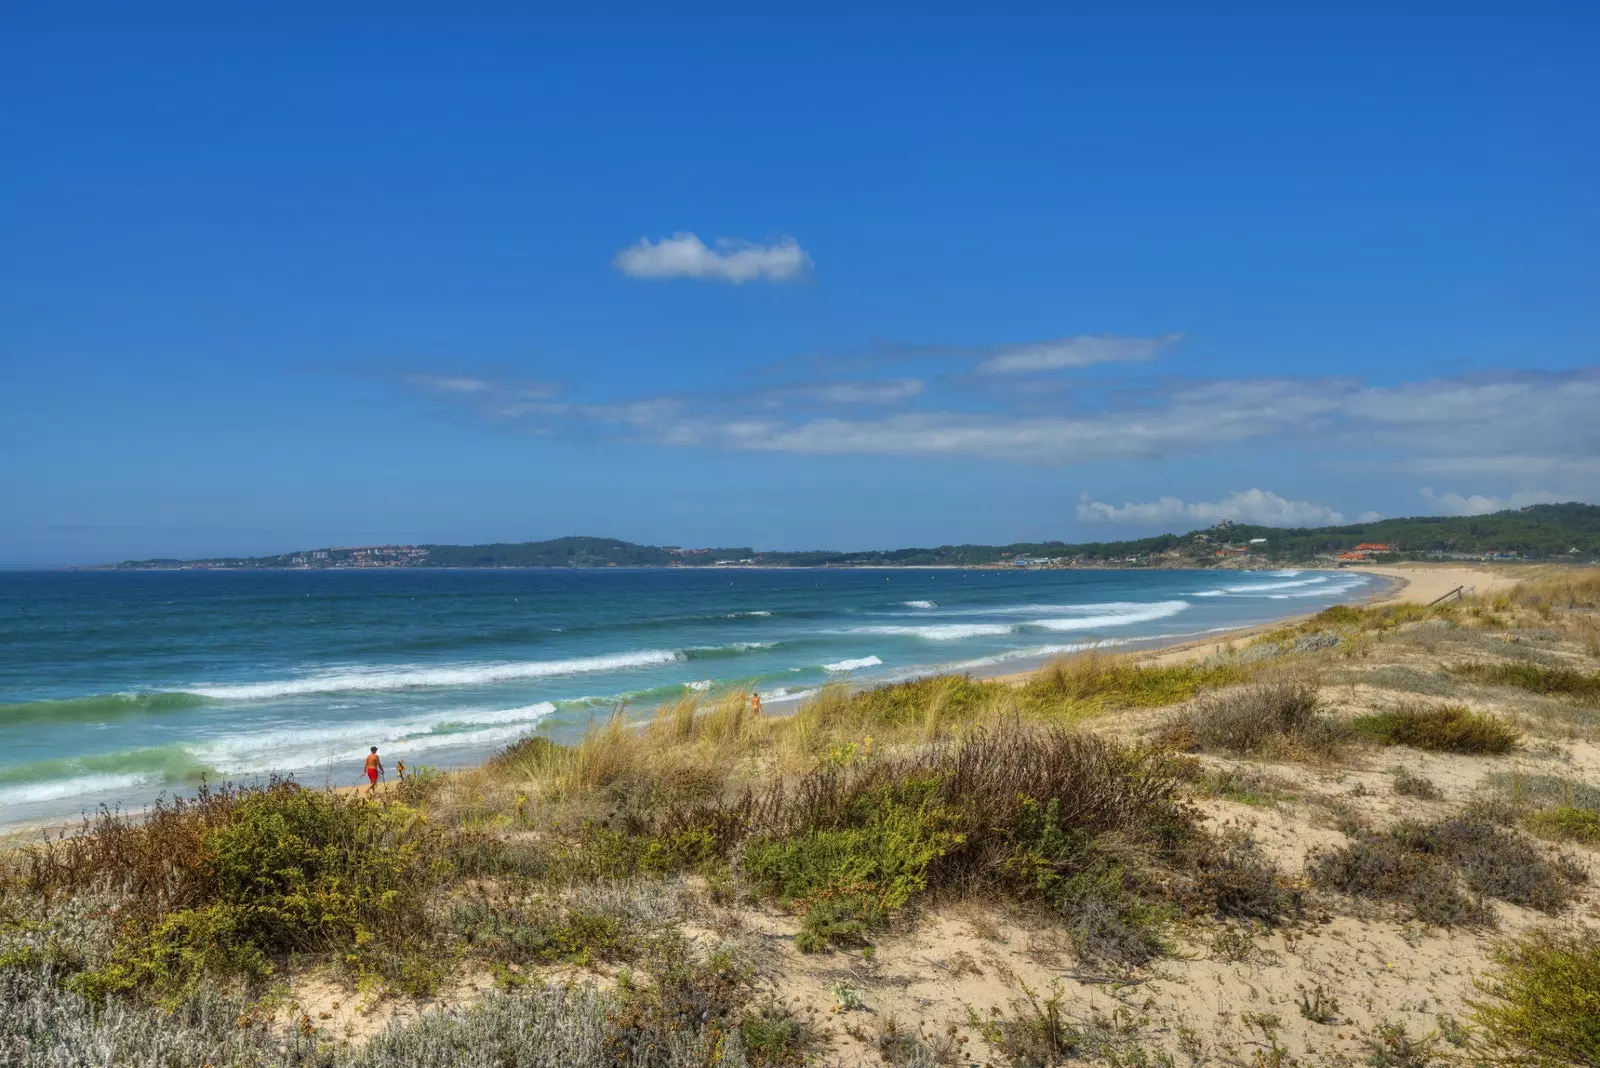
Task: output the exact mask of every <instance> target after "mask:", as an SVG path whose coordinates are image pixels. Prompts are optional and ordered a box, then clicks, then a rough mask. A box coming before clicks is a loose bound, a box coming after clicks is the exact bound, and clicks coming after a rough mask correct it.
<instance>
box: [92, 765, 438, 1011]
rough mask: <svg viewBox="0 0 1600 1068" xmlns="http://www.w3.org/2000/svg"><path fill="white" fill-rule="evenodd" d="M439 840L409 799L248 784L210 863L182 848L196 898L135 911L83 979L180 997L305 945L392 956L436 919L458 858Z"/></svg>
mask: <svg viewBox="0 0 1600 1068" xmlns="http://www.w3.org/2000/svg"><path fill="white" fill-rule="evenodd" d="M438 846H439V843H438V839H437V836H436V835H435V834H434V833H433V832H432V831H430V830H428V829H427V827H426V825H425V824H422V823H420V822H419V821H418V820H417V814H416V812H415V811H414V810H412V809H410V808H407V807H405V806H400V805H388V804H380V803H377V802H374V801H370V800H366V799H361V798H344V797H339V796H335V795H330V794H321V793H315V792H312V791H309V790H303V789H301V788H299V787H297V786H294V785H292V784H287V783H282V784H276V785H274V786H272V787H269V788H267V789H263V790H259V791H254V792H247V793H243V794H240V795H238V796H237V797H235V798H234V800H233V802H232V803H231V804H230V806H229V808H228V810H227V813H226V819H225V820H222V821H220V822H219V823H218V824H217V825H216V826H212V827H209V828H208V829H206V831H205V833H204V835H203V837H202V839H201V841H200V844H199V847H198V853H199V855H200V856H201V858H202V859H203V864H202V865H201V866H200V867H199V868H198V870H196V869H195V868H193V867H191V866H190V864H191V863H192V862H191V861H190V859H189V858H179V861H180V863H182V864H183V866H182V867H181V868H179V870H178V871H177V872H176V873H175V874H176V875H178V876H180V877H181V878H183V879H185V880H186V881H187V885H186V886H185V887H184V889H183V898H184V900H185V901H186V903H185V904H183V905H181V906H180V907H172V908H168V909H166V910H164V911H157V912H156V913H155V914H154V915H150V914H149V913H148V912H145V911H142V910H141V911H134V912H131V913H130V914H129V915H127V916H124V917H123V918H122V922H121V925H120V932H119V936H118V938H117V941H116V946H115V949H114V951H113V952H112V954H111V959H110V961H109V962H108V963H106V964H105V965H103V966H102V967H100V968H97V969H94V970H91V971H86V972H84V973H82V974H81V975H79V976H78V977H77V978H76V979H75V980H74V982H75V983H76V984H77V985H78V987H79V988H80V989H82V990H84V991H85V992H88V993H91V994H95V995H103V994H105V993H109V992H113V991H122V990H133V989H145V990H148V991H151V992H157V993H160V994H162V995H163V996H165V997H167V998H169V999H170V998H172V997H175V996H180V995H182V994H183V993H184V992H186V991H187V990H189V989H191V988H192V987H193V985H194V984H195V983H196V982H197V981H198V980H199V979H200V977H202V976H204V975H208V974H211V975H221V976H238V977H241V978H245V979H251V980H255V979H261V978H264V977H265V976H266V975H268V974H270V973H271V972H272V971H273V969H274V963H273V962H274V961H275V960H276V959H278V958H281V957H282V956H284V955H285V954H287V953H290V952H294V951H298V950H334V951H336V952H337V953H338V954H339V959H340V960H341V961H342V962H343V963H344V964H345V965H347V966H349V967H351V968H352V969H353V970H356V971H362V972H370V971H372V970H373V968H374V967H375V965H376V962H377V961H378V960H380V959H388V961H389V963H390V964H391V965H392V964H393V961H392V958H391V957H390V955H391V954H392V952H393V951H394V950H395V949H397V948H398V947H402V946H405V945H408V944H411V943H412V942H414V940H415V938H416V936H417V935H418V934H419V933H420V932H421V931H423V930H424V929H425V928H426V925H427V916H426V913H425V901H426V898H427V894H428V890H429V888H430V887H431V886H432V885H433V883H434V882H435V881H436V880H437V879H438V877H439V876H440V875H442V874H443V873H444V871H445V869H446V868H447V865H446V864H445V863H444V862H443V861H442V860H441V859H440V858H439V853H438ZM133 904H134V905H135V906H138V905H139V904H140V903H139V902H137V901H135V902H133ZM174 904H175V902H174Z"/></svg>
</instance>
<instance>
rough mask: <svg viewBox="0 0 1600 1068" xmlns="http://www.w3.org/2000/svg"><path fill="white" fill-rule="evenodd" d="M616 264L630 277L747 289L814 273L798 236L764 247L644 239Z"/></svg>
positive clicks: (690, 238)
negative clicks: (729, 284) (725, 284)
mask: <svg viewBox="0 0 1600 1068" xmlns="http://www.w3.org/2000/svg"><path fill="white" fill-rule="evenodd" d="M611 265H612V266H613V267H615V268H616V269H617V270H619V271H621V272H622V273H623V274H625V275H627V276H628V277H629V278H647V279H663V278H697V279H701V280H704V281H712V282H732V283H733V284H734V285H742V284H743V283H745V282H754V281H759V280H762V279H765V280H767V281H770V282H791V281H794V280H795V279H797V278H800V277H802V276H803V275H804V274H805V273H806V272H807V271H808V270H810V269H811V257H810V256H809V255H807V254H806V250H805V249H803V248H801V247H800V243H799V242H797V241H796V240H795V239H794V238H792V237H781V238H779V239H778V240H776V241H774V242H773V243H771V244H768V245H763V244H759V243H757V242H754V241H744V240H741V239H739V238H732V237H719V238H717V239H716V241H714V242H713V243H712V244H711V245H709V246H708V245H707V244H706V243H705V242H703V241H701V240H700V238H699V237H697V236H695V235H694V234H691V233H676V234H673V235H672V236H671V237H666V238H662V239H661V240H660V241H651V240H650V239H649V238H640V239H639V241H638V243H637V244H633V245H630V246H628V247H627V248H625V249H623V250H622V251H621V252H619V253H617V254H616V256H615V257H614V258H613V259H612V261H611Z"/></svg>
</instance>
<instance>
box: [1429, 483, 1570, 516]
mask: <svg viewBox="0 0 1600 1068" xmlns="http://www.w3.org/2000/svg"><path fill="white" fill-rule="evenodd" d="M1421 492H1422V499H1423V500H1425V501H1427V502H1428V506H1429V508H1430V509H1431V510H1432V511H1434V512H1437V513H1439V514H1441V515H1488V514H1489V513H1491V512H1504V511H1505V510H1506V509H1508V508H1526V507H1527V506H1528V505H1530V504H1557V503H1559V502H1561V501H1565V500H1570V499H1571V498H1570V497H1568V496H1563V495H1562V494H1559V493H1551V492H1550V491H1548V490H1525V491H1523V492H1520V493H1512V494H1510V495H1508V496H1505V497H1493V496H1490V495H1489V494H1486V493H1470V494H1461V493H1435V492H1434V491H1433V490H1432V489H1431V488H1429V487H1427V486H1423V487H1422V491H1421Z"/></svg>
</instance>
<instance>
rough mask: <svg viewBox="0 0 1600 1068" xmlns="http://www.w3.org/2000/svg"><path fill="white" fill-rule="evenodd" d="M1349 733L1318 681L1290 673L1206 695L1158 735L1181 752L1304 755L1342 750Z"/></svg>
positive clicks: (1324, 754)
mask: <svg viewBox="0 0 1600 1068" xmlns="http://www.w3.org/2000/svg"><path fill="white" fill-rule="evenodd" d="M1348 735H1349V732H1348V730H1347V729H1346V728H1345V727H1344V726H1343V725H1341V724H1339V723H1338V722H1337V721H1335V720H1333V719H1332V718H1330V717H1329V716H1327V715H1326V714H1324V713H1323V711H1322V705H1321V699H1320V697H1319V696H1318V693H1317V686H1316V683H1315V682H1314V681H1312V680H1311V679H1308V678H1299V677H1295V676H1292V675H1291V676H1285V677H1279V678H1274V679H1267V680H1264V681H1262V682H1257V683H1253V684H1251V685H1248V686H1243V687H1238V688H1235V689H1231V690H1224V691H1222V692H1220V693H1216V694H1212V695H1209V696H1206V697H1202V698H1201V699H1200V700H1199V701H1197V702H1195V704H1194V706H1193V707H1191V708H1190V709H1188V710H1186V711H1184V712H1182V713H1179V714H1178V715H1176V716H1173V717H1172V718H1170V719H1169V720H1168V721H1167V722H1166V723H1165V724H1163V725H1162V727H1161V728H1160V729H1159V730H1158V731H1157V734H1156V738H1157V740H1158V741H1159V742H1160V743H1161V744H1163V745H1166V746H1169V747H1171V748H1174V749H1179V750H1210V751H1220V752H1225V753H1233V754H1238V755H1255V756H1277V757H1286V758H1297V759H1305V758H1309V757H1317V756H1328V755H1331V754H1333V753H1335V752H1337V751H1338V749H1339V747H1340V745H1341V744H1342V743H1343V742H1344V740H1345V739H1346V738H1347V737H1348Z"/></svg>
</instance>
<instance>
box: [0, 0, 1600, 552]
mask: <svg viewBox="0 0 1600 1068" xmlns="http://www.w3.org/2000/svg"><path fill="white" fill-rule="evenodd" d="M470 8H471V10H470V13H465V14H464V13H462V12H461V11H459V10H457V9H455V8H447V7H445V6H444V5H434V6H432V7H431V9H430V8H429V7H428V6H424V5H372V6H370V7H355V6H344V5H339V4H318V5H302V4H293V3H290V4H284V5H277V6H276V7H275V8H274V10H273V11H272V12H271V13H270V14H253V13H252V14H247V13H244V11H243V9H242V8H238V9H235V7H234V6H233V5H198V4H197V5H192V6H176V5H163V4H159V3H157V4H151V5H138V6H137V8H136V9H135V8H133V7H129V6H128V5H106V6H102V7H98V8H97V7H95V6H93V5H46V4H39V3H21V4H11V5H6V7H5V9H4V11H3V12H0V99H4V100H6V101H8V102H9V104H10V105H11V106H8V107H6V108H4V109H0V138H3V141H0V143H3V144H4V145H5V151H4V158H5V163H4V164H3V165H0V455H3V457H4V463H3V464H0V500H4V501H5V505H4V507H3V509H0V566H8V567H27V566H56V565H61V564H67V563H84V562H97V561H103V560H114V559H120V558H125V557H134V556H150V555H171V556H193V555H209V554H214V553H242V552H249V553H255V552H272V551H280V550H286V549H292V548H301V547H309V546H315V545H328V544H351V543H369V542H376V541H409V542H425V541H444V542H469V541H483V540H523V539H532V538H542V537H551V536H557V535H563V534H570V533H591V534H600V535H611V536H617V537H624V538H629V539H633V540H639V541H647V542H655V543H675V544H686V545H697V544H754V545H757V546H761V547H772V548H805V547H839V548H846V547H869V546H889V545H906V544H930V543H943V542H952V541H987V542H998V541H1011V540H1018V539H1039V538H1065V539H1069V540H1072V539H1090V538H1093V539H1100V538H1110V537H1121V536H1133V535H1138V534H1144V533H1149V532H1152V531H1157V530H1166V529H1173V530H1183V529H1188V528H1190V527H1193V526H1199V525H1206V524H1208V523H1210V522H1214V521H1215V520H1216V519H1217V518H1221V517H1233V518H1240V519H1248V520H1255V521H1267V522H1279V523H1320V522H1328V521H1332V520H1335V519H1339V518H1342V519H1345V520H1351V521H1353V520H1355V519H1356V518H1358V517H1360V516H1362V515H1365V514H1370V513H1381V514H1383V515H1409V514H1438V513H1448V512H1459V513H1467V512H1473V511H1484V510H1489V509H1492V508H1496V507H1504V506H1506V505H1508V504H1510V505H1518V504H1524V503H1529V502H1532V501H1540V500H1571V499H1581V500H1591V501H1593V500H1600V418H1597V417H1596V414H1595V413H1596V412H1597V411H1600V366H1597V365H1600V359H1597V355H1600V347H1597V344H1596V338H1597V336H1600V200H1597V198H1596V197H1595V195H1594V191H1595V190H1596V189H1600V125H1597V124H1596V123H1595V121H1594V116H1595V114H1596V113H1600V65H1597V64H1596V63H1595V62H1594V61H1593V52H1594V44H1595V41H1596V40H1597V32H1596V31H1597V30H1600V9H1596V8H1595V7H1593V6H1592V5H1581V4H1565V5H1557V4H1520V5H1512V4H1504V5H1499V6H1496V7H1482V8H1474V7H1472V6H1471V5H1452V6H1450V7H1448V8H1446V7H1444V6H1431V7H1424V6H1410V5H1403V4H1402V5H1375V6H1369V7H1363V6H1362V5H1346V6H1342V7H1341V8H1340V9H1339V10H1340V17H1338V18H1333V17H1329V16H1327V15H1321V16H1310V15H1307V16H1295V15H1292V14H1285V13H1284V12H1285V11H1286V10H1287V9H1285V8H1283V7H1282V6H1281V5H1274V6H1272V7H1270V8H1269V7H1267V6H1262V7H1260V8H1251V7H1247V6H1231V5H1218V6H1217V10H1214V11H1208V12H1207V13H1205V14H1204V15H1200V14H1196V13H1195V11H1194V8H1193V6H1192V5H1171V6H1157V5H1146V6H1133V5H1128V6H1124V7H1119V8H1118V10H1117V13H1116V14H1115V15H1110V14H1098V13H1094V14H1091V13H1085V14H1073V13H1070V11H1064V12H1063V13H1059V14H1055V15H1050V16H1045V15H1026V14H1023V13H1021V12H1022V10H1023V9H1020V8H1013V9H1010V11H1009V12H1008V13H999V12H998V11H993V12H990V11H986V14H985V17H983V18H977V17H971V16H969V17H966V18H957V17H955V16H952V15H939V14H935V15H928V14H923V15H920V16H908V15H905V14H901V13H898V12H892V11H890V10H889V9H880V10H881V11H882V12H883V13H882V14H881V15H874V16H867V17H863V16H859V15H844V14H831V15H830V14H825V13H819V14H817V15H816V16H815V17H813V18H810V19H807V20H799V19H795V18H777V17H766V18H763V17H756V16H751V15H749V14H747V13H740V14H731V13H728V12H722V13H712V12H711V10H710V9H702V11H703V12H704V13H703V14H698V15H688V14H679V15H674V16H672V17H670V18H665V17H662V16H660V15H659V14H648V13H640V12H629V11H627V10H625V9H622V8H609V9H607V10H606V12H605V13H604V15H596V16H594V17H592V18H580V17H578V16H576V15H572V16H540V15H535V14H532V13H531V11H532V9H531V8H529V7H527V6H525V5H523V6H513V5H506V6H504V7H503V8H496V7H493V6H488V5H470ZM224 9H228V10H224ZM1084 10H1085V11H1086V12H1087V10H1088V9H1087V8H1085V9H1084ZM1447 12H1448V13H1447ZM691 235H693V236H691Z"/></svg>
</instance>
